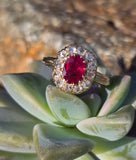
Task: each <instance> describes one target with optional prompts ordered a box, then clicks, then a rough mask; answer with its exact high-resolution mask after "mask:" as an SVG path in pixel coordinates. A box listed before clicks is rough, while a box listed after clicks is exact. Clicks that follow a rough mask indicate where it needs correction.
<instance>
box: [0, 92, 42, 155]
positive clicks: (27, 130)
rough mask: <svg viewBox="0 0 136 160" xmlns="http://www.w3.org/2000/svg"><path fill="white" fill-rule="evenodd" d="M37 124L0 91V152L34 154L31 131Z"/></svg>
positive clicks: (36, 120)
mask: <svg viewBox="0 0 136 160" xmlns="http://www.w3.org/2000/svg"><path fill="white" fill-rule="evenodd" d="M39 122H40V121H39V120H38V119H36V118H34V117H32V116H31V115H30V114H28V113H27V112H26V111H24V110H23V109H22V108H20V106H19V105H18V104H17V103H15V101H13V99H11V97H10V96H9V95H8V94H7V93H6V91H4V90H0V150H4V151H10V152H23V153H35V149H34V146H33V141H32V129H33V127H34V125H35V124H37V123H39Z"/></svg>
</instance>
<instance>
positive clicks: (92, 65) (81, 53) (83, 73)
mask: <svg viewBox="0 0 136 160" xmlns="http://www.w3.org/2000/svg"><path fill="white" fill-rule="evenodd" d="M43 61H44V62H45V64H47V65H48V66H51V67H53V73H52V78H53V81H54V83H55V85H56V87H58V88H60V89H61V90H63V91H65V92H70V93H72V94H80V93H83V92H85V91H86V90H88V89H89V88H90V87H91V85H92V83H93V82H94V81H96V82H98V83H99V82H101V81H102V83H101V84H104V85H108V84H109V78H108V77H107V76H105V75H103V74H101V73H98V72H97V60H96V57H95V55H94V54H93V53H92V52H91V51H89V50H87V49H84V48H82V47H75V46H68V47H65V48H64V49H62V50H61V51H59V53H58V57H57V58H52V57H44V58H43ZM104 81H105V82H104Z"/></svg>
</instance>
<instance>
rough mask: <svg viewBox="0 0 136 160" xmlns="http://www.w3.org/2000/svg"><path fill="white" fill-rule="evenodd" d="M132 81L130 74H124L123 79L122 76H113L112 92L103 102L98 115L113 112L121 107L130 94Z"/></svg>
mask: <svg viewBox="0 0 136 160" xmlns="http://www.w3.org/2000/svg"><path fill="white" fill-rule="evenodd" d="M130 82H131V77H130V76H124V77H123V78H121V79H120V77H113V78H112V79H111V86H110V87H111V93H110V95H109V97H108V98H107V100H106V101H105V103H104V104H103V106H102V108H101V110H100V112H99V114H98V116H104V115H107V114H109V113H112V112H114V111H116V110H117V109H118V108H119V107H120V105H121V104H122V102H123V101H124V99H125V98H126V96H127V94H128V90H129V87H130ZM110 87H109V89H110Z"/></svg>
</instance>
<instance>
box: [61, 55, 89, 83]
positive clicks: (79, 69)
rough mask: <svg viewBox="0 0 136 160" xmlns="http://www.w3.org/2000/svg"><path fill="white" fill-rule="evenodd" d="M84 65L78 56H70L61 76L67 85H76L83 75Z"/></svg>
mask: <svg viewBox="0 0 136 160" xmlns="http://www.w3.org/2000/svg"><path fill="white" fill-rule="evenodd" d="M85 68H86V63H85V61H84V59H83V58H82V57H80V56H79V55H74V56H70V58H68V59H67V61H66V62H65V64H64V69H63V76H64V79H65V80H66V81H67V82H68V83H69V84H77V83H78V82H79V81H81V80H82V79H83V76H84V75H85Z"/></svg>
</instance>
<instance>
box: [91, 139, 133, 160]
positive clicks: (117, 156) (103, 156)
mask: <svg viewBox="0 0 136 160" xmlns="http://www.w3.org/2000/svg"><path fill="white" fill-rule="evenodd" d="M93 152H94V153H95V154H96V155H97V156H98V158H100V160H135V159H136V138H130V137H125V138H122V139H121V140H119V141H115V142H110V141H104V140H98V143H96V146H95V148H94V149H93Z"/></svg>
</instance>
